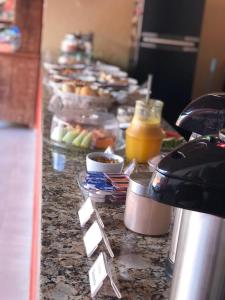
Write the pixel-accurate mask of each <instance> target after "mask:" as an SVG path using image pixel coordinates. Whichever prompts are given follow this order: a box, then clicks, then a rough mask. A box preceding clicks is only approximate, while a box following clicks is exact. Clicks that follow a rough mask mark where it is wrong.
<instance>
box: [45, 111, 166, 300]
mask: <svg viewBox="0 0 225 300" xmlns="http://www.w3.org/2000/svg"><path fill="white" fill-rule="evenodd" d="M49 121H50V115H49V113H45V121H44V135H45V137H46V138H47V137H48V135H49V127H50V124H49ZM84 166H85V153H83V154H82V153H81V152H79V153H76V154H75V155H71V153H67V152H66V151H64V150H62V149H58V148H54V147H53V146H51V145H49V144H48V142H46V141H44V143H43V202H42V224H41V232H42V235H41V240H42V249H41V282H40V284H41V286H40V299H41V300H72V299H77V300H79V299H82V300H86V299H91V296H90V287H89V279H88V270H89V268H90V267H91V265H92V264H93V262H94V260H95V259H96V258H97V256H98V254H99V253H100V251H101V250H104V245H102V244H101V245H100V247H99V248H98V249H97V251H96V253H95V254H94V255H93V257H91V258H87V257H86V254H85V249H84V244H83V234H84V232H85V230H87V228H88V226H86V227H85V229H84V230H81V228H80V224H79V220H78V214H77V212H78V209H79V208H80V206H81V203H82V201H83V198H82V195H81V193H80V190H79V187H78V185H77V182H76V180H75V179H76V175H77V174H78V172H80V171H81V170H82V169H83V168H84ZM98 210H99V213H100V215H101V217H102V220H103V222H104V224H105V231H106V233H107V236H108V238H109V241H110V243H111V247H112V249H113V251H114V254H115V258H114V259H113V260H112V259H109V261H110V262H111V263H112V269H113V275H114V277H116V279H117V281H118V286H119V289H120V291H121V294H122V299H126V300H139V299H140V300H145V299H146V300H150V299H152V300H157V299H168V289H169V285H170V280H169V279H168V278H167V277H166V276H165V259H166V257H167V253H168V239H169V238H168V236H164V237H160V238H151V237H145V236H142V235H138V234H136V233H133V232H131V231H129V230H127V229H126V228H125V226H124V223H123V213H124V206H123V205H120V206H114V205H112V204H108V205H106V204H101V206H100V205H99V207H98ZM96 299H108V300H112V299H117V298H116V297H115V295H114V293H113V291H112V289H111V288H110V285H109V283H108V282H107V281H106V283H105V285H104V286H103V288H102V290H101V292H100V293H99V294H98V295H97V297H96Z"/></svg>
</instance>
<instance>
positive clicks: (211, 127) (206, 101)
mask: <svg viewBox="0 0 225 300" xmlns="http://www.w3.org/2000/svg"><path fill="white" fill-rule="evenodd" d="M176 125H177V126H179V127H181V128H183V129H185V130H187V131H189V132H196V133H198V134H201V135H206V134H216V133H218V131H219V130H220V129H221V128H224V125H225V93H213V94H207V95H203V96H201V97H199V98H198V99H196V100H194V101H192V102H191V103H189V104H188V105H187V106H186V107H185V108H184V110H183V111H182V113H181V114H180V116H179V118H178V120H177V122H176Z"/></svg>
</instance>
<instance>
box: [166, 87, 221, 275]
mask: <svg viewBox="0 0 225 300" xmlns="http://www.w3.org/2000/svg"><path fill="white" fill-rule="evenodd" d="M224 110H225V94H224V93H214V94H208V95H204V96H202V97H200V98H198V99H197V100H195V101H193V102H191V103H190V104H189V105H188V106H187V107H185V109H184V110H183V111H182V113H181V114H180V116H179V118H178V120H177V122H176V125H177V126H179V127H182V128H184V129H186V130H188V131H190V132H192V135H191V137H190V140H193V139H195V138H199V137H200V136H201V135H206V134H215V133H218V131H219V130H220V129H222V128H223V127H224ZM181 219H182V209H175V218H174V225H173V231H172V239H171V246H170V250H169V254H168V260H167V263H166V270H167V274H168V275H169V276H170V277H171V276H172V274H173V268H174V264H175V259H176V250H177V245H178V239H179V232H180V225H181Z"/></svg>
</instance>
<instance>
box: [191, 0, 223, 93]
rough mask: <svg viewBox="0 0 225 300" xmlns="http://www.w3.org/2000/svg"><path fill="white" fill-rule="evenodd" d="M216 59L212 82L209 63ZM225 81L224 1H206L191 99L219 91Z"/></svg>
mask: <svg viewBox="0 0 225 300" xmlns="http://www.w3.org/2000/svg"><path fill="white" fill-rule="evenodd" d="M214 57H215V58H217V61H218V65H217V69H216V73H215V76H214V77H213V81H212V88H211V89H210V86H209V84H208V82H209V79H210V73H209V68H210V61H211V59H212V58H214ZM224 80H225V0H207V1H206V8H205V15H204V20H203V28H202V34H201V47H200V52H199V57H198V64H197V70H196V77H195V84H194V90H193V98H194V97H196V96H199V95H202V94H204V93H207V92H210V91H221V90H222V86H223V82H224Z"/></svg>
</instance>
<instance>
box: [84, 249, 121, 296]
mask: <svg viewBox="0 0 225 300" xmlns="http://www.w3.org/2000/svg"><path fill="white" fill-rule="evenodd" d="M88 273H89V281H90V286H91V296H92V297H95V296H96V294H97V293H98V291H99V290H100V288H101V287H102V285H103V282H104V280H105V279H106V277H107V276H108V277H109V280H110V284H111V286H112V289H113V290H114V292H115V294H116V296H117V298H119V299H121V298H122V296H121V293H120V291H119V289H118V287H117V285H116V284H115V282H114V280H113V278H112V272H111V268H110V267H109V264H108V261H107V258H106V254H105V252H101V253H100V254H99V256H98V258H97V259H96V261H95V262H94V264H93V266H92V267H91V269H90V270H89V272H88Z"/></svg>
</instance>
